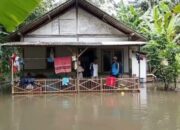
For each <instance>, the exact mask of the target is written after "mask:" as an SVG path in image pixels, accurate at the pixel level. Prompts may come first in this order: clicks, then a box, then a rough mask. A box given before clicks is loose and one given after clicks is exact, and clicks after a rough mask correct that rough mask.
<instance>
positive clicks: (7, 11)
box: [0, 0, 41, 32]
mask: <svg viewBox="0 0 180 130" xmlns="http://www.w3.org/2000/svg"><path fill="white" fill-rule="evenodd" d="M40 1H41V0H26V1H24V0H0V3H1V4H0V24H2V25H3V26H4V27H5V28H6V30H7V31H8V32H11V31H14V30H15V28H16V27H17V26H18V25H19V24H21V23H22V22H23V21H24V20H25V19H26V18H27V16H28V15H29V14H30V13H31V12H32V10H33V9H34V8H35V7H36V6H37V5H38V4H39V2H40Z"/></svg>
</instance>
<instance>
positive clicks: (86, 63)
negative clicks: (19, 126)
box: [6, 41, 144, 94]
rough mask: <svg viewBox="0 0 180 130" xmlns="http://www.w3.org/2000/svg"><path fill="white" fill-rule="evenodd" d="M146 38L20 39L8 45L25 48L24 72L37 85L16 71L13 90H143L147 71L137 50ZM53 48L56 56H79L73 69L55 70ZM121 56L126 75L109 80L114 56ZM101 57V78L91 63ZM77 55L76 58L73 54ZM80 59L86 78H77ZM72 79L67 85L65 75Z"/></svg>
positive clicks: (99, 71)
mask: <svg viewBox="0 0 180 130" xmlns="http://www.w3.org/2000/svg"><path fill="white" fill-rule="evenodd" d="M143 44H144V42H130V41H129V42H104V44H103V43H101V44H100V43H97V42H96V43H88V44H85V43H82V44H81V43H70V42H69V43H66V44H62V43H49V42H48V43H35V42H32V43H31V42H22V43H21V42H17V43H9V44H6V46H13V47H19V48H21V49H22V52H23V53H22V55H21V56H20V57H22V58H23V59H24V62H25V64H24V65H23V67H22V72H21V73H22V75H23V76H24V77H26V76H27V74H28V73H31V74H32V75H31V78H33V86H32V87H31V88H28V87H27V85H26V86H24V85H23V84H22V83H21V82H22V79H21V77H18V78H17V77H16V75H14V73H13V72H12V94H28V93H38V94H40V93H66V92H118V91H123V92H125V91H126V92H139V91H140V90H139V86H140V85H139V80H140V79H141V78H143V76H144V75H142V74H141V73H142V72H141V70H142V69H141V68H144V67H142V66H141V68H140V63H138V62H136V60H137V59H136V56H135V55H136V54H135V53H134V52H136V51H138V50H139V48H140V46H141V45H143ZM51 51H53V55H54V58H56V57H67V56H68V57H75V60H74V61H73V60H72V61H71V64H72V66H71V72H68V73H60V74H55V68H54V66H49V65H48V61H47V59H48V57H49V56H50V52H51ZM113 56H117V57H118V62H119V63H121V64H122V70H123V75H121V78H116V79H115V83H114V85H111V86H108V85H107V84H106V81H107V77H108V76H109V75H110V71H111V63H112V57H113ZM95 57H96V58H97V64H98V74H99V76H98V78H91V77H90V75H89V73H90V70H89V68H90V64H91V63H92V62H93V60H94V58H95ZM72 59H73V58H72ZM77 61H81V63H82V64H83V65H82V66H83V68H84V72H83V76H84V77H83V78H82V79H79V78H77V76H78V73H77V71H76V69H74V64H76V65H77ZM64 77H68V78H69V79H70V81H69V83H68V85H63V83H62V82H63V81H62V80H63V78H64Z"/></svg>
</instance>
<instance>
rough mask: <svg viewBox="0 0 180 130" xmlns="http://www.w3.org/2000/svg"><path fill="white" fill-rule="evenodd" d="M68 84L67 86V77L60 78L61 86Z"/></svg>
mask: <svg viewBox="0 0 180 130" xmlns="http://www.w3.org/2000/svg"><path fill="white" fill-rule="evenodd" d="M68 84H69V78H67V77H64V78H62V85H63V86H65V85H66V86H67V85H68Z"/></svg>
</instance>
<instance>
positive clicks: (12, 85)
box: [11, 59, 14, 94]
mask: <svg viewBox="0 0 180 130" xmlns="http://www.w3.org/2000/svg"><path fill="white" fill-rule="evenodd" d="M11 93H12V94H14V72H13V59H11Z"/></svg>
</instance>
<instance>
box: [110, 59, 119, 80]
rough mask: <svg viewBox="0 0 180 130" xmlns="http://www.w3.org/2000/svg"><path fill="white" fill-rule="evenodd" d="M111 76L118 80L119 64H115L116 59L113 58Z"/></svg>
mask: <svg viewBox="0 0 180 130" xmlns="http://www.w3.org/2000/svg"><path fill="white" fill-rule="evenodd" d="M111 76H113V77H116V78H118V76H119V63H118V62H117V57H116V56H114V57H113V63H112V65H111Z"/></svg>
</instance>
